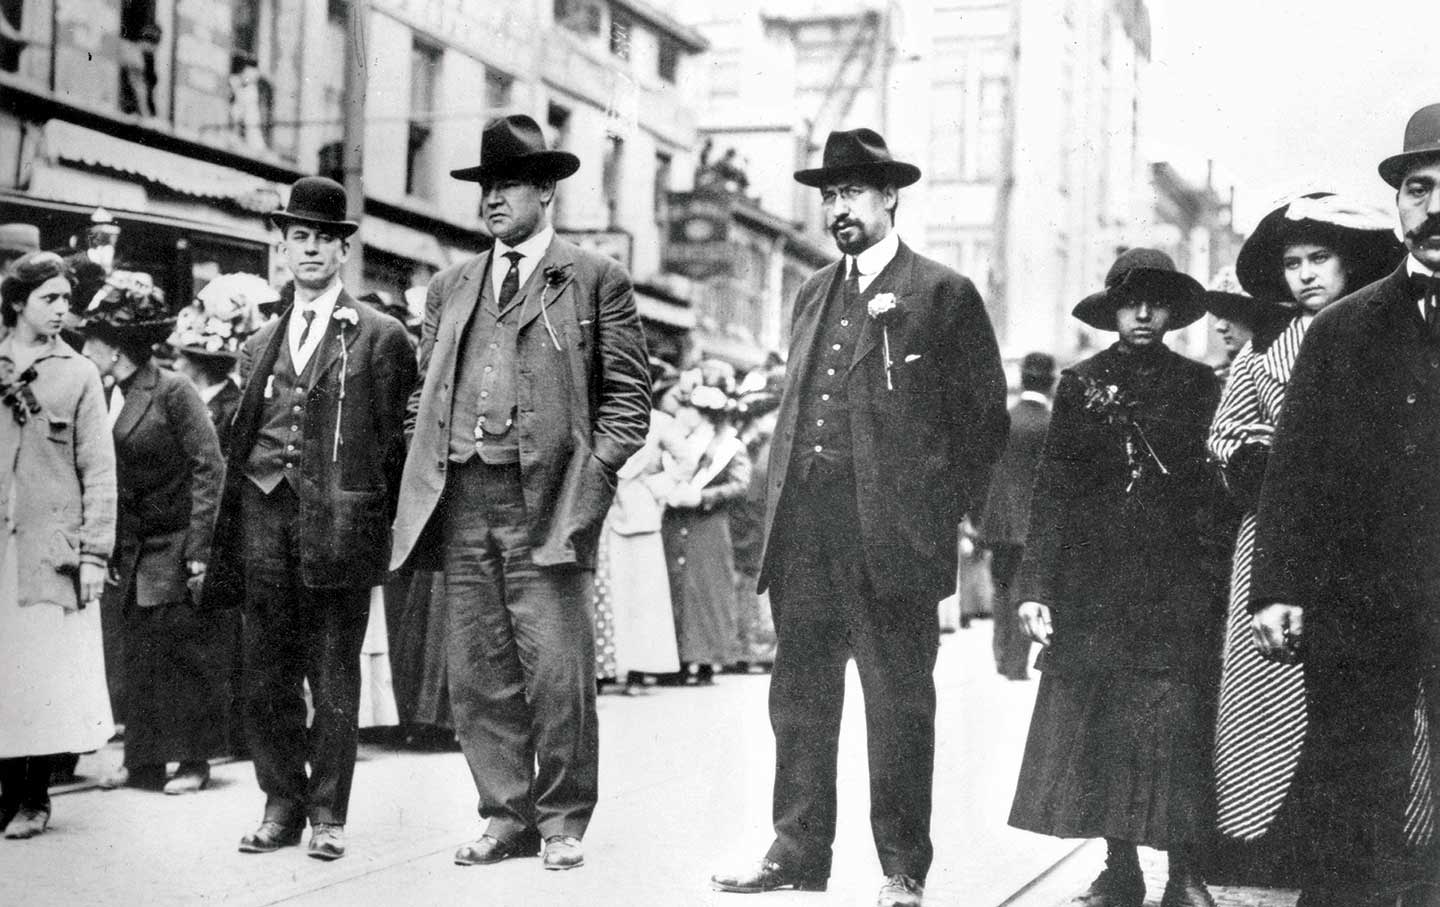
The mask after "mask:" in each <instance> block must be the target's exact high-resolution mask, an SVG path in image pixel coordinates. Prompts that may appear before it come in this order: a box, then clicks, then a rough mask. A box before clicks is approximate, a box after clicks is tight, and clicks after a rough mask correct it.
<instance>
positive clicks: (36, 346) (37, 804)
mask: <svg viewBox="0 0 1440 907" xmlns="http://www.w3.org/2000/svg"><path fill="white" fill-rule="evenodd" d="M72 290H73V285H72V283H71V281H70V276H69V272H68V271H67V269H66V267H65V263H64V261H63V260H62V259H61V258H60V257H59V256H58V255H55V254H53V253H50V252H36V253H33V254H30V255H27V256H25V257H23V258H21V259H19V260H18V261H16V262H15V264H14V265H13V267H12V269H11V272H10V274H9V276H7V277H6V278H5V279H4V281H3V282H0V316H3V321H4V324H5V326H6V327H7V328H9V329H10V333H9V335H8V336H7V337H6V338H5V339H4V340H0V400H3V402H4V404H5V406H4V407H0V520H3V523H0V539H3V549H0V690H3V691H4V694H3V695H0V826H3V827H4V830H5V831H4V833H5V837H7V838H30V837H34V836H35V835H38V834H40V833H41V832H43V831H45V829H46V827H47V825H48V824H49V821H50V797H49V794H48V785H49V780H50V762H51V756H52V755H54V754H58V753H69V752H88V751H90V750H94V749H98V748H99V747H101V746H103V745H104V744H105V741H106V740H107V739H109V737H110V735H111V734H112V733H114V730H115V728H114V725H113V723H112V720H111V715H110V700H109V697H108V695H107V692H106V689H105V659H104V652H103V646H102V643H101V632H100V608H99V601H100V595H101V591H102V590H103V588H104V585H105V566H106V562H107V561H108V560H109V558H110V550H111V547H112V546H113V544H114V540H115V453H114V449H113V447H112V446H111V442H110V433H109V430H108V428H107V426H106V424H105V402H104V392H103V391H102V390H101V387H100V376H99V375H97V374H96V373H95V369H94V368H93V367H91V365H90V363H88V362H86V361H85V360H84V359H82V358H81V357H80V355H79V354H78V353H76V352H75V351H74V350H73V349H71V348H70V346H69V345H68V344H65V343H63V342H61V341H60V340H59V339H58V335H59V333H60V326H61V323H62V318H63V316H64V314H65V312H66V311H68V309H69V305H70V294H71V292H72Z"/></svg>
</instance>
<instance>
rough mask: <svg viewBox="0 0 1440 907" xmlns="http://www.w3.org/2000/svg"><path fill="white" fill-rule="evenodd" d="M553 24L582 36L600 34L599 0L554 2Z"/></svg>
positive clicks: (558, 0)
mask: <svg viewBox="0 0 1440 907" xmlns="http://www.w3.org/2000/svg"><path fill="white" fill-rule="evenodd" d="M555 24H556V25H563V26H564V27H566V28H568V29H570V30H571V31H574V32H579V33H580V34H582V35H598V34H600V3H599V0H555Z"/></svg>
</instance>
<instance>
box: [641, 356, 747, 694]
mask: <svg viewBox="0 0 1440 907" xmlns="http://www.w3.org/2000/svg"><path fill="white" fill-rule="evenodd" d="M707 372H708V374H709V375H710V376H711V379H712V380H714V381H717V382H719V384H718V385H717V384H712V383H708V382H707V381H706V380H705V378H704V377H703V376H704V375H705V374H706V373H707ZM700 373H701V374H700V376H699V382H698V384H697V383H696V382H695V380H694V379H691V380H687V379H686V376H685V375H684V374H682V375H681V376H680V379H679V381H678V383H677V387H686V386H688V387H689V388H690V389H689V390H688V391H679V396H678V397H677V403H678V404H679V409H678V410H676V412H675V423H674V431H673V432H671V434H670V436H669V438H667V439H666V440H665V442H663V443H664V445H665V450H666V453H667V454H668V455H669V457H668V458H667V461H666V463H667V467H666V469H667V472H668V473H669V476H670V478H671V480H672V482H671V485H670V488H669V491H668V492H667V497H666V510H665V518H664V524H663V527H662V532H663V534H664V540H665V560H666V562H667V564H668V569H669V575H670V602H671V605H672V606H673V607H674V613H675V631H676V634H677V636H678V641H679V649H680V662H681V669H682V671H684V672H686V674H687V675H688V676H687V679H688V680H690V681H691V682H694V683H698V684H708V683H710V682H711V680H712V677H713V675H714V669H715V667H716V666H717V665H719V666H723V665H726V664H729V663H730V662H731V660H732V659H733V658H734V657H735V646H736V640H737V631H736V614H735V548H734V546H733V545H732V544H731V541H730V517H729V510H730V508H731V507H733V506H734V505H735V504H736V502H738V501H740V500H742V499H743V498H744V497H745V494H746V492H747V491H748V490H749V488H750V457H749V455H748V454H747V453H746V452H745V445H744V443H743V442H741V440H740V439H739V437H737V435H736V433H735V429H734V426H733V425H732V424H731V423H730V417H729V414H730V412H731V408H732V400H731V398H730V395H729V393H727V391H726V390H725V387H724V385H725V384H726V383H727V382H726V373H725V369H722V368H719V367H709V368H708V369H707V368H706V367H702V368H701V369H700ZM729 376H730V379H731V380H730V381H729V382H728V383H729V386H730V387H731V388H733V387H734V382H733V378H734V372H733V370H731V371H730V373H729Z"/></svg>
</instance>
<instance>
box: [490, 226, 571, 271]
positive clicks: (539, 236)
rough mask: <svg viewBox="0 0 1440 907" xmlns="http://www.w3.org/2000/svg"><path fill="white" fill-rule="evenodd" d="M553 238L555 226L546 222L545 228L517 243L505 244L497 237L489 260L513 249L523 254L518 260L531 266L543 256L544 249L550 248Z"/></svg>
mask: <svg viewBox="0 0 1440 907" xmlns="http://www.w3.org/2000/svg"><path fill="white" fill-rule="evenodd" d="M554 238H555V228H554V227H553V226H551V225H550V224H546V225H545V229H543V230H541V231H540V232H539V233H536V234H535V235H533V236H531V237H530V238H529V239H527V240H525V241H524V242H522V243H520V244H519V245H515V246H510V245H506V244H505V243H503V242H501V241H500V240H498V239H497V240H495V255H494V256H493V257H492V258H491V259H490V260H491V261H492V262H493V261H495V260H496V259H498V258H500V257H502V256H503V255H504V254H505V253H506V252H511V251H514V252H519V253H520V254H521V255H523V256H525V257H524V258H522V259H520V260H521V261H522V262H524V263H527V264H529V265H531V266H532V267H533V266H534V264H535V263H536V262H538V261H539V260H540V259H541V258H543V257H545V250H546V249H549V248H550V241H551V240H553V239H554Z"/></svg>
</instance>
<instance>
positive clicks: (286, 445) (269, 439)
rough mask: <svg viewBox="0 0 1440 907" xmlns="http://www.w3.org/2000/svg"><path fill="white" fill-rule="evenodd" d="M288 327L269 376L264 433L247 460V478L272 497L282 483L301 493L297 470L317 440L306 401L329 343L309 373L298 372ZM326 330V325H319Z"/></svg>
mask: <svg viewBox="0 0 1440 907" xmlns="http://www.w3.org/2000/svg"><path fill="white" fill-rule="evenodd" d="M287 327H288V325H281V326H280V334H281V337H280V355H278V356H276V357H275V367H274V368H273V369H272V370H271V372H270V374H269V375H268V376H265V378H264V380H265V382H266V384H265V394H264V401H265V405H264V409H262V410H261V414H260V430H259V431H258V432H257V433H256V435H255V446H254V447H252V448H251V449H250V456H249V458H248V459H247V460H246V461H245V477H246V478H248V479H249V480H250V481H252V482H254V483H255V485H256V487H258V488H259V489H260V490H261V491H263V492H265V493H266V494H270V493H271V492H272V491H274V490H275V489H276V488H278V487H279V485H280V483H281V482H284V481H289V482H290V487H291V488H293V489H295V490H296V491H298V490H299V489H298V488H297V487H296V484H295V478H294V474H295V470H297V469H299V468H300V464H301V463H302V460H301V457H302V456H303V454H304V451H305V445H306V444H307V443H312V442H313V439H308V438H306V437H305V409H306V406H307V405H308V401H307V399H306V397H307V394H308V392H309V390H310V382H311V379H312V377H313V375H314V373H315V369H316V368H317V366H316V362H317V361H318V360H319V359H320V354H321V352H322V351H323V350H324V349H325V344H326V342H328V338H327V339H326V340H322V341H321V342H320V346H319V347H317V348H316V350H315V352H314V354H312V355H311V356H310V361H309V362H308V363H306V365H305V371H304V372H302V373H301V374H298V375H297V374H296V373H295V360H294V359H292V358H290V339H289V337H288V336H285V335H286V333H287V330H286V329H287ZM319 327H321V328H322V329H324V326H319ZM250 380H251V381H259V380H261V376H260V375H251V376H250Z"/></svg>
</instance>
